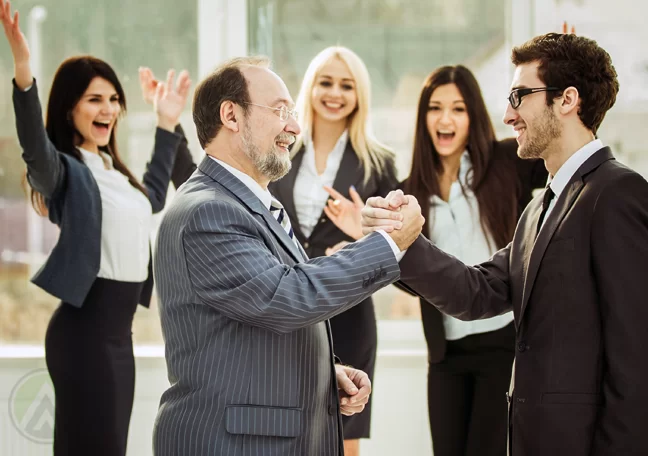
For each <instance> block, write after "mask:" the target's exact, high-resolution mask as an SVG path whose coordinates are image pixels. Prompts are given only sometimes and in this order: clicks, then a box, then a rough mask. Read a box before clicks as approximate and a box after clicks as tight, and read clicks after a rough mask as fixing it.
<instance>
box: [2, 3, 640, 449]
mask: <svg viewBox="0 0 648 456" xmlns="http://www.w3.org/2000/svg"><path fill="white" fill-rule="evenodd" d="M645 5H646V3H645V2H642V1H640V0H616V1H615V2H614V4H613V5H612V4H611V3H610V2H608V1H604V0H488V1H483V0H451V1H450V0H425V1H423V0H326V1H325V0H187V1H184V2H179V1H172V0H139V1H137V2H133V1H130V0H113V1H112V2H99V1H96V0H39V1H21V0H16V1H15V2H14V7H15V8H17V9H18V10H19V11H20V13H21V23H22V27H23V30H24V31H25V34H26V36H27V39H28V41H29V44H30V47H31V51H32V58H33V65H34V72H35V75H36V78H37V79H38V81H39V86H40V90H41V97H42V99H41V101H42V102H46V100H47V97H48V89H49V86H50V84H51V81H52V78H53V74H54V71H55V70H56V68H57V67H58V65H59V64H60V63H61V61H62V60H64V59H65V58H67V57H69V56H71V55H77V54H92V55H94V56H97V57H99V58H102V59H105V60H106V61H108V62H109V63H110V64H111V65H112V66H113V67H114V68H115V70H116V71H117V73H118V76H119V78H120V80H121V82H122V84H123V85H124V89H125V91H126V96H127V103H128V113H127V115H126V116H125V117H124V118H123V119H122V121H121V123H120V125H119V130H120V133H119V135H118V137H119V141H120V144H119V147H120V150H121V154H122V156H123V157H124V158H125V159H126V161H127V163H128V164H129V165H130V166H131V169H133V170H134V171H135V174H136V175H141V174H142V172H143V170H144V166H145V163H146V160H147V159H148V157H149V156H150V151H151V148H152V145H153V132H154V128H155V116H154V114H153V112H152V109H151V108H150V107H149V106H148V105H146V104H145V103H144V102H143V101H142V99H141V96H140V91H139V90H140V89H139V83H138V79H137V69H138V67H140V66H149V67H151V68H152V69H153V71H154V73H155V74H156V75H157V76H158V77H164V75H165V74H166V70H167V69H168V68H171V67H173V68H176V69H177V70H179V69H183V68H186V69H187V70H189V72H190V74H191V76H192V80H193V81H194V83H195V82H197V81H199V80H200V78H201V77H203V76H204V75H206V74H207V73H208V72H209V71H210V70H211V69H212V68H214V67H215V66H216V65H217V64H219V63H220V62H222V61H223V60H225V59H227V58H229V57H233V56H237V55H245V54H265V55H268V56H269V57H271V59H272V60H273V66H274V69H275V71H276V72H277V73H278V74H279V75H280V76H281V77H282V78H283V79H284V80H285V81H286V83H287V85H288V88H289V89H290V91H291V93H292V94H293V96H296V95H297V91H298V89H299V85H300V83H301V77H302V75H303V73H304V71H305V69H306V66H307V64H308V63H309V61H310V60H311V58H312V57H313V56H314V55H315V54H316V53H318V52H319V51H320V50H322V49H323V48H325V47H327V46H330V45H334V44H341V45H344V46H347V47H349V48H351V49H352V50H354V51H355V52H356V53H358V54H359V55H360V57H362V59H363V60H364V61H365V63H366V64H367V66H368V68H369V72H370V76H371V81H372V88H373V112H372V115H373V123H374V128H375V131H376V133H377V135H378V137H379V139H380V140H382V141H384V142H385V143H387V144H389V145H390V146H392V147H393V148H394V149H395V150H396V151H397V160H398V162H397V164H398V169H399V177H400V178H404V177H406V176H407V174H408V171H409V166H410V158H411V146H412V144H411V143H412V134H413V130H414V120H415V108H416V102H417V98H418V95H419V91H420V88H421V84H422V82H423V80H424V78H425V76H426V75H427V74H428V73H429V72H430V71H431V70H432V69H434V68H436V67H438V66H440V65H443V64H457V63H461V64H464V65H466V66H468V67H469V68H470V69H471V70H472V71H473V72H474V73H475V75H476V76H477V79H478V81H479V83H480V85H481V88H482V91H483V94H484V97H485V100H486V102H487V106H488V109H489V112H490V114H491V116H492V119H493V123H494V125H495V127H496V130H497V134H498V137H499V138H504V137H507V136H511V134H512V131H511V130H510V127H506V126H504V124H503V123H502V121H501V118H502V115H503V112H504V109H505V106H506V103H507V101H506V97H507V95H508V87H509V84H510V80H511V76H512V70H513V68H512V66H511V64H510V62H509V55H510V50H511V48H512V46H514V45H518V44H521V43H522V42H524V41H526V40H527V39H529V38H531V37H533V36H535V35H538V34H542V33H546V32H550V31H556V32H558V31H561V30H562V24H563V21H568V23H569V24H570V26H571V25H574V26H575V27H576V33H577V34H579V35H584V36H587V37H590V38H593V39H595V40H597V41H598V42H599V44H600V45H601V46H602V47H604V48H605V49H606V50H607V51H608V52H609V53H610V55H611V56H612V59H613V62H614V64H615V67H616V70H617V72H618V74H619V81H620V85H621V90H620V92H619V96H618V98H617V102H616V105H615V106H614V108H613V109H612V110H611V111H610V112H609V113H608V115H607V117H606V119H605V121H604V122H603V125H602V128H601V129H600V131H599V137H600V138H601V139H602V140H603V142H604V143H605V144H607V145H610V146H611V147H612V148H613V151H614V153H615V155H616V156H617V158H618V159H619V160H620V161H622V162H624V163H626V164H628V165H630V166H632V167H634V168H635V169H637V170H638V171H639V172H640V173H642V174H644V175H646V174H648V158H647V155H646V153H645V152H644V149H643V147H644V146H643V144H642V141H641V139H640V136H641V135H642V134H641V125H645V124H646V122H647V121H648V53H646V51H645V45H644V43H646V42H647V41H648V30H644V29H643V26H644V24H643V23H642V22H643V21H645V19H642V17H645V16H643V15H644V14H646V12H648V6H645ZM2 41H3V43H2V45H0V456H4V455H27V454H51V446H48V443H47V442H40V443H39V442H34V441H33V439H29V438H27V437H25V436H24V435H23V433H20V432H19V429H17V427H19V426H17V425H16V424H15V417H13V416H9V415H11V414H12V412H11V407H12V402H11V401H12V400H14V396H15V394H14V395H13V396H12V393H13V392H14V390H15V389H16V385H17V384H18V383H19V382H20V379H21V378H23V377H24V376H25V375H27V374H29V373H30V372H32V371H33V370H34V369H39V368H40V367H43V366H44V364H43V363H44V362H43V352H42V346H43V341H44V334H45V330H46V327H47V323H48V321H49V318H50V316H51V313H52V311H53V309H54V308H55V307H56V306H57V304H58V303H57V301H56V299H55V298H53V297H51V296H49V295H47V294H46V293H44V292H43V291H41V290H40V289H38V288H36V287H35V286H34V285H32V284H30V283H29V277H30V276H31V275H32V274H33V272H34V271H36V270H37V269H38V268H39V267H40V265H41V264H42V262H43V260H44V258H46V256H47V254H48V252H49V251H50V249H51V248H52V247H53V245H54V244H55V242H56V239H57V229H56V227H55V226H54V225H52V224H51V223H49V222H48V221H47V220H46V219H43V218H40V217H38V216H37V215H36V214H35V213H34V212H33V211H32V210H31V207H30V206H29V205H28V201H27V199H26V198H25V193H24V189H23V187H22V183H21V178H22V175H23V171H24V165H23V162H22V160H21V157H20V147H19V145H18V141H17V137H16V133H15V123H14V118H13V106H12V102H11V91H12V85H11V78H12V75H13V62H12V59H11V53H10V50H9V48H8V46H7V45H6V43H5V42H4V40H2ZM190 108H191V107H190V105H189V104H188V106H187V110H186V113H185V114H184V115H183V118H182V125H183V127H184V129H185V131H186V132H187V137H188V138H189V140H190V144H191V149H192V153H193V154H194V158H195V159H196V160H199V159H200V158H201V156H202V155H203V152H202V150H201V149H200V147H199V145H198V143H197V139H196V138H195V130H194V126H193V122H192V121H191V113H190ZM172 197H173V192H170V195H169V198H172ZM374 301H375V303H376V312H377V315H378V318H379V319H380V321H379V352H378V363H377V373H376V380H375V389H374V395H375V402H374V418H373V429H372V434H373V438H372V439H371V440H368V441H363V444H362V445H363V454H370V455H379V456H380V455H383V454H384V455H393V454H416V455H430V454H432V450H431V446H430V437H429V432H428V425H427V415H426V413H427V412H426V409H425V407H426V405H425V372H426V367H425V366H426V359H425V344H424V340H423V335H422V330H421V325H420V322H419V318H420V316H419V313H420V312H419V310H418V301H417V300H415V299H413V298H411V297H408V296H406V295H405V294H403V293H401V292H399V291H397V290H396V289H395V288H393V287H390V288H387V289H384V290H382V291H381V292H379V293H378V294H377V295H376V296H375V299H374ZM133 333H134V338H135V341H136V343H137V349H136V355H137V360H138V361H137V362H138V380H137V381H138V386H137V397H136V404H135V409H134V414H133V421H132V423H131V437H130V438H131V442H130V449H129V455H148V454H151V450H150V446H151V444H150V441H151V439H150V430H151V428H152V425H153V419H154V416H155V412H156V410H157V403H158V401H159V395H160V394H161V392H162V391H163V390H164V388H165V387H166V383H165V382H166V372H165V369H164V359H163V351H162V344H163V341H162V337H161V332H160V328H159V318H158V314H157V309H156V306H155V301H154V303H153V305H152V307H151V309H150V310H148V311H147V310H145V309H143V308H141V307H140V310H139V311H138V312H137V315H136V323H135V327H134V330H133ZM7 410H9V412H8V413H7ZM40 421H41V424H40V425H41V426H47V425H51V423H53V419H50V418H48V417H47V416H46V415H43V416H42V417H41V420H40Z"/></svg>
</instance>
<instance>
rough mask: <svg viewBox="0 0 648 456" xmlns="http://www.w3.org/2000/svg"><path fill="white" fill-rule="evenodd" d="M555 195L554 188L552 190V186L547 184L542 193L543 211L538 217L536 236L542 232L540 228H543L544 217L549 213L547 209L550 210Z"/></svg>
mask: <svg viewBox="0 0 648 456" xmlns="http://www.w3.org/2000/svg"><path fill="white" fill-rule="evenodd" d="M554 196H555V194H554V192H553V190H551V187H550V186H549V185H547V188H545V191H544V194H543V195H542V212H541V213H540V217H539V218H538V227H537V230H536V236H537V234H538V233H540V228H542V224H543V222H544V219H545V217H546V215H547V211H548V210H549V205H550V204H551V200H552V199H553V197H554Z"/></svg>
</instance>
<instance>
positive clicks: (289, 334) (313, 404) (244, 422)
mask: <svg viewBox="0 0 648 456" xmlns="http://www.w3.org/2000/svg"><path fill="white" fill-rule="evenodd" d="M292 106H293V102H292V100H291V98H290V95H289V93H288V89H287V88H286V86H285V84H284V83H283V81H282V80H281V79H280V78H279V77H278V76H277V75H276V74H274V73H273V72H272V71H270V70H269V69H268V64H267V60H264V59H235V60H233V61H230V62H227V63H226V64H224V65H222V66H221V67H220V68H219V69H217V70H216V71H215V72H214V73H213V74H212V75H210V76H209V77H207V78H206V79H205V80H204V81H203V82H202V83H201V84H200V85H199V87H198V88H197V89H196V94H195V98H194V107H193V110H194V122H195V123H196V127H197V131H198V137H199V140H200V143H201V146H202V147H203V148H204V149H205V152H206V153H207V156H206V157H205V159H204V160H203V161H202V163H200V165H199V166H198V169H197V171H196V172H195V173H194V174H193V175H192V176H191V177H190V178H189V180H188V181H187V183H186V184H185V185H184V186H183V187H181V189H180V190H179V192H178V194H177V195H176V197H175V199H174V201H173V203H172V205H171V207H170V208H169V210H168V212H167V214H166V215H165V217H164V220H163V221H162V225H161V227H160V232H159V236H158V247H157V256H156V260H155V278H156V281H157V285H158V290H159V300H160V314H161V319H162V330H163V334H164V338H165V342H166V360H167V364H168V373H169V380H170V382H171V387H170V388H169V389H168V390H167V391H166V392H165V393H164V395H163V396H162V400H161V404H160V410H159V413H158V417H157V420H156V426H155V435H154V449H155V454H156V455H157V456H180V455H182V456H184V455H186V456H201V455H204V456H207V455H209V456H212V455H227V456H235V455H282V456H291V455H292V456H319V455H321V456H331V455H341V454H343V448H342V441H343V437H342V435H341V433H342V428H341V425H340V412H342V413H345V414H353V413H356V412H360V411H362V408H363V407H364V403H366V400H367V397H368V395H369V393H370V383H369V379H368V377H367V375H366V374H365V373H364V372H361V371H358V370H355V369H352V368H349V367H343V366H341V365H336V364H334V358H333V353H332V348H331V347H332V345H331V336H330V332H329V326H328V322H327V319H328V318H330V317H332V316H334V315H336V314H338V313H340V312H343V311H345V310H347V309H348V308H350V307H351V306H353V305H355V304H357V303H359V302H361V301H362V300H363V299H365V298H367V297H368V296H369V295H371V294H372V293H374V292H376V291H377V290H378V289H379V288H381V287H384V286H386V285H388V284H390V283H392V282H394V281H395V280H397V279H398V277H399V275H400V270H399V267H398V261H397V256H400V253H401V251H402V250H404V249H406V248H407V247H408V246H409V245H410V244H411V243H412V242H413V241H414V240H415V239H416V237H417V236H418V234H419V233H420V231H421V228H422V226H423V218H422V216H421V212H420V207H419V206H418V203H417V202H416V200H414V199H413V198H412V199H411V200H410V204H408V205H407V206H405V207H403V208H402V210H401V212H399V213H394V217H395V218H397V219H398V221H399V225H400V226H401V227H402V228H401V229H399V230H393V229H392V227H391V224H389V225H390V226H389V227H388V228H386V230H385V231H382V232H378V233H374V234H372V235H370V236H368V237H366V238H364V239H363V240H362V241H359V242H356V243H354V244H351V245H350V246H348V247H346V248H345V249H343V250H341V251H340V252H338V253H336V254H335V255H333V256H331V257H325V258H317V259H314V260H308V259H307V258H306V254H305V253H304V252H303V250H302V249H301V247H300V246H299V244H298V243H297V242H296V240H295V238H294V236H293V235H292V229H291V224H290V220H288V217H287V215H286V214H285V213H284V210H283V208H282V206H281V204H280V203H279V202H278V201H276V200H275V199H274V198H273V197H272V195H271V194H270V193H269V192H268V190H267V185H268V183H269V182H270V181H272V180H276V179H279V178H280V177H282V176H283V175H285V174H286V172H287V171H288V170H289V168H290V159H289V152H288V147H289V146H290V144H291V143H292V142H293V141H294V139H295V136H296V135H297V134H299V126H298V125H297V122H296V121H295V119H294V116H293V112H292V111H291V108H292Z"/></svg>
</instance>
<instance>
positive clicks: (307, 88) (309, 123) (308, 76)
mask: <svg viewBox="0 0 648 456" xmlns="http://www.w3.org/2000/svg"><path fill="white" fill-rule="evenodd" d="M336 58H337V59H340V60H341V61H342V62H344V63H345V64H346V66H347V67H348V68H349V71H350V72H351V75H352V76H353V79H354V80H355V90H356V94H357V98H358V105H357V106H356V109H355V110H354V111H353V112H352V113H351V114H350V115H349V119H348V130H349V139H350V140H351V145H352V146H353V150H355V153H356V155H357V156H358V160H360V163H361V164H362V166H363V168H364V180H365V182H366V181H367V180H368V179H369V177H370V175H371V172H372V170H373V171H375V172H378V173H381V172H382V171H383V170H384V168H385V167H386V166H387V164H388V162H389V161H393V158H394V152H393V151H392V150H391V149H390V148H389V147H387V146H386V145H384V144H382V143H381V142H380V141H378V140H377V139H376V137H375V136H374V133H373V128H372V126H371V81H370V79H369V72H368V71H367V67H366V66H365V64H364V62H363V61H362V59H361V58H360V57H359V56H358V55H357V54H356V53H355V52H353V51H352V50H351V49H348V48H346V47H343V46H331V47H327V48H326V49H324V50H323V51H321V52H320V53H319V54H317V55H316V56H315V58H313V60H311V62H310V64H309V65H308V68H307V69H306V73H305V74H304V79H303V81H302V85H301V89H300V90H299V95H298V96H297V102H296V109H297V112H298V114H299V126H300V127H301V129H302V131H309V132H311V135H312V129H313V106H312V104H311V94H312V92H313V86H314V85H315V79H316V78H317V75H318V73H319V72H320V70H321V69H322V67H323V66H324V65H326V64H327V63H328V62H330V61H331V60H333V59H336ZM303 144H304V138H303V136H300V137H299V138H297V141H296V142H295V145H294V147H293V148H292V156H294V155H295V154H296V153H297V152H298V151H299V150H300V149H301V148H302V146H303Z"/></svg>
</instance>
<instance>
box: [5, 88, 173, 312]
mask: <svg viewBox="0 0 648 456" xmlns="http://www.w3.org/2000/svg"><path fill="white" fill-rule="evenodd" d="M13 102H14V110H15V116H16V130H17V133H18V140H19V141H20V145H21V147H22V149H23V154H22V158H23V160H24V161H25V163H26V165H27V178H28V180H29V183H30V185H31V187H32V188H33V189H34V190H36V191H37V192H39V193H41V194H42V195H43V196H44V197H45V202H46V204H47V209H48V212H49V214H48V215H49V219H50V221H51V222H52V223H55V224H56V225H58V226H59V228H60V230H61V231H60V235H59V239H58V242H57V243H56V246H55V247H54V249H53V250H52V252H51V254H50V255H49V257H48V258H47V261H46V262H45V264H44V265H43V266H42V267H41V269H40V270H39V271H38V272H37V273H36V274H35V275H34V277H33V278H32V282H33V283H34V284H36V285H38V286H39V287H40V288H42V289H43V290H45V291H47V292H48V293H50V294H51V295H54V296H56V297H57V298H60V299H61V300H62V301H63V302H66V303H68V304H72V305H73V306H75V307H81V306H82V305H83V302H84V300H85V298H86V296H87V295H88V292H89V291H90V288H91V287H92V284H93V282H94V281H95V279H96V278H97V274H98V273H99V266H100V260H101V217H102V207H101V196H100V194H99V187H98V186H97V182H96V181H95V179H94V177H93V176H92V173H91V171H90V169H89V168H88V167H87V166H86V165H85V164H84V163H83V162H82V161H79V160H77V159H76V158H74V157H72V156H71V155H68V154H64V153H62V152H60V151H58V150H57V149H56V148H55V147H54V145H53V144H52V142H51V141H50V139H49V137H48V136H47V132H46V131H45V126H44V124H43V115H42V111H41V105H40V102H39V99H38V90H37V86H36V81H34V85H33V86H32V87H31V89H30V90H28V91H26V92H25V91H22V90H20V89H19V88H18V87H17V86H16V85H15V81H14V91H13ZM181 140H182V135H181V134H179V133H172V132H169V131H166V130H163V129H160V128H158V129H157V131H156V133H155V147H154V150H153V157H152V159H151V161H150V162H149V163H148V164H147V167H146V172H145V174H144V178H143V185H144V187H145V188H146V190H147V193H148V198H149V201H150V202H151V207H152V209H153V213H157V212H160V211H161V210H162V209H163V208H164V204H165V201H166V193H167V189H168V186H169V180H170V178H171V171H172V168H173V164H174V157H175V153H176V150H177V149H178V146H179V144H180V142H181ZM152 291H153V274H152V273H151V263H149V275H148V278H147V280H146V282H145V284H144V287H143V289H142V294H141V296H140V301H139V302H140V304H142V305H144V306H146V307H148V305H149V302H150V299H151V293H152Z"/></svg>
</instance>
